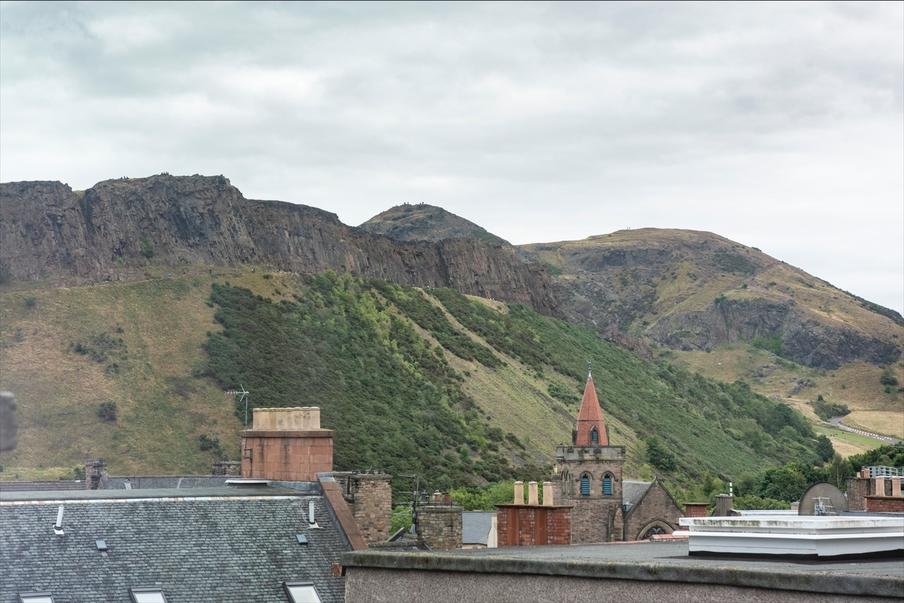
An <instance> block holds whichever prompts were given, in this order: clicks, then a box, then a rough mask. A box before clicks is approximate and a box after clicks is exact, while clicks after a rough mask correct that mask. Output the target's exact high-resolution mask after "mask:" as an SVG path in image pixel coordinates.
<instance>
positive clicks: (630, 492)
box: [622, 479, 653, 512]
mask: <svg viewBox="0 0 904 603" xmlns="http://www.w3.org/2000/svg"><path fill="white" fill-rule="evenodd" d="M652 485H653V482H641V481H637V480H630V479H626V480H623V481H622V503H623V504H624V505H625V506H626V510H627V511H629V512H630V511H631V510H632V509H634V508H635V507H636V506H637V503H639V502H640V500H641V499H642V498H643V497H644V495H645V494H646V493H647V490H649V489H650V486H652Z"/></svg>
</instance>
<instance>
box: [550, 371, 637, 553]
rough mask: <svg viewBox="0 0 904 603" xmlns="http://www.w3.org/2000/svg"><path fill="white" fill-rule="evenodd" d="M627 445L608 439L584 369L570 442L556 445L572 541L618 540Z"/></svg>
mask: <svg viewBox="0 0 904 603" xmlns="http://www.w3.org/2000/svg"><path fill="white" fill-rule="evenodd" d="M624 464H625V447H624V446H611V445H610V444H609V430H608V428H607V427H606V420H605V418H604V417H603V411H602V409H601V408H600V403H599V399H598V398H597V396H596V387H595V385H594V383H593V375H592V374H591V373H589V372H588V374H587V383H586V385H585V386H584V397H583V398H582V400H581V409H580V410H579V411H578V416H577V419H576V421H575V426H574V431H573V432H572V445H571V446H558V447H557V448H556V479H555V480H554V484H556V486H557V488H556V489H557V490H558V491H559V492H558V493H559V497H558V498H559V500H561V502H562V503H563V504H570V505H573V506H574V507H573V510H572V516H571V542H572V543H573V544H582V543H589V542H610V541H613V540H622V539H623V535H622V529H623V514H624V511H623V507H622V498H623V496H622V494H623V490H622V468H623V467H624Z"/></svg>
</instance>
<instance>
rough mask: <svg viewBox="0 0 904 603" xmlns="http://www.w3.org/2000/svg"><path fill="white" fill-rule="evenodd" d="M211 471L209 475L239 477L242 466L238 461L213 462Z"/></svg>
mask: <svg viewBox="0 0 904 603" xmlns="http://www.w3.org/2000/svg"><path fill="white" fill-rule="evenodd" d="M211 471H212V473H211V475H225V476H227V477H233V476H239V475H241V474H242V464H241V463H240V462H239V461H215V462H214V464H213V466H212V467H211Z"/></svg>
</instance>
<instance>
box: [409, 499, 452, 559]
mask: <svg viewBox="0 0 904 603" xmlns="http://www.w3.org/2000/svg"><path fill="white" fill-rule="evenodd" d="M461 511H462V508H461V507H456V506H450V505H424V506H422V507H418V510H417V533H418V536H420V538H421V540H423V541H424V543H426V544H427V546H429V547H430V548H431V549H460V548H461Z"/></svg>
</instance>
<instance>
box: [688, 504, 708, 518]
mask: <svg viewBox="0 0 904 603" xmlns="http://www.w3.org/2000/svg"><path fill="white" fill-rule="evenodd" d="M707 515H709V503H705V502H689V503H684V516H685V517H706V516H707Z"/></svg>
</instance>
